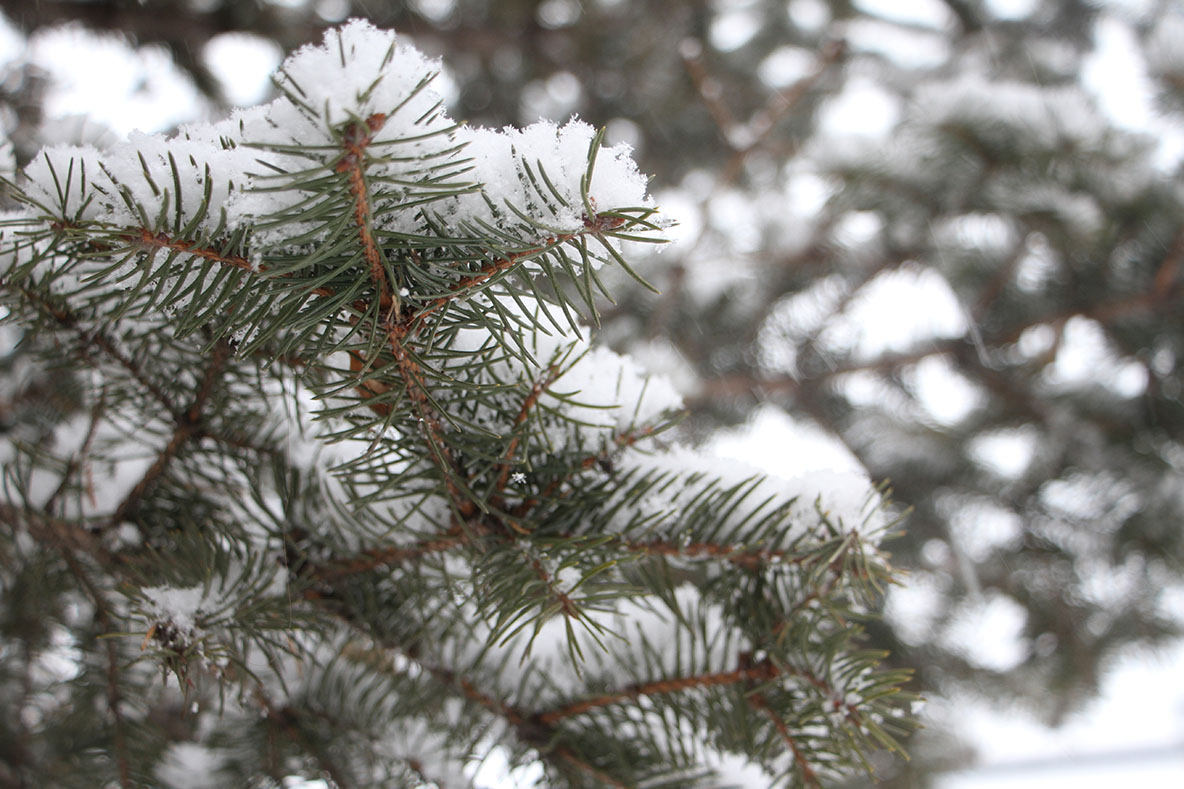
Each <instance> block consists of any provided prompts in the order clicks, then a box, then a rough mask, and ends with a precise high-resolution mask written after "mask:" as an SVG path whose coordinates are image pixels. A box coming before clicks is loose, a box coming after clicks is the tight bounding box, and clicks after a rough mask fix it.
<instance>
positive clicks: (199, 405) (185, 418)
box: [108, 340, 231, 528]
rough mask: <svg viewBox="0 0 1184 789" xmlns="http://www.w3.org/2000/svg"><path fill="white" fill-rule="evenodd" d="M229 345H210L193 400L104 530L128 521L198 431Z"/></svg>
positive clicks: (218, 343)
mask: <svg viewBox="0 0 1184 789" xmlns="http://www.w3.org/2000/svg"><path fill="white" fill-rule="evenodd" d="M230 355H231V349H230V345H229V344H227V343H226V342H225V341H221V340H220V341H218V342H217V343H215V345H214V349H213V352H212V353H211V354H210V360H209V363H208V364H207V366H206V371H205V374H204V375H203V376H202V380H201V383H200V384H199V385H198V389H197V393H196V394H195V395H194V397H193V401H192V403H191V404H190V406H189V408H188V409H186V411H185V412H184V414H182V415H180V416H179V417H178V418H177V419H176V420H175V422H176V425H175V428H174V430H173V434H172V436H171V437H170V438H169V441H168V443H167V444H165V446H164V448H163V449H162V450H161V451H160V454H159V455H157V458H156V460H155V461H154V462H153V463H152V465H151V466H149V467H148V470H147V471H145V472H144V475H143V476H142V477H141V478H140V479H139V481H138V482H136V484H135V485H134V486H133V487H132V489H131V490H130V491H128V493H127V495H126V496H125V497H124V498H123V500H122V501H121V502H120V503H119V505H118V506H117V507H116V508H115V512H114V513H113V514H112V515H111V520H110V521H109V524H108V527H109V528H110V527H114V526H117V525H119V524H120V523H123V522H124V521H125V520H127V519H128V516H129V515H131V514H132V513H133V512H134V511H135V509H136V507H137V506H139V504H140V501H141V500H142V499H143V498H144V494H145V493H147V491H148V489H149V488H150V487H151V486H152V485H153V483H155V482H156V481H157V480H158V479H160V478H161V477H162V476H163V475H164V473H165V471H166V470H167V469H168V467H169V464H170V463H171V462H172V461H173V459H174V458H175V457H176V456H177V453H178V452H180V451H181V448H182V447H184V446H185V444H186V443H188V442H189V441H190V440H192V439H193V438H194V437H196V436H197V435H198V434H199V433H200V432H201V428H200V426H201V421H202V411H203V409H204V408H205V407H206V403H207V402H208V401H209V399H210V395H211V394H212V393H213V391H214V387H215V385H216V383H217V381H218V378H219V377H220V376H221V375H222V371H223V369H224V367H225V366H226V361H227V360H228V359H229V358H230Z"/></svg>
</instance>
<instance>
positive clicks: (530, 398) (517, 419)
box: [497, 365, 559, 493]
mask: <svg viewBox="0 0 1184 789" xmlns="http://www.w3.org/2000/svg"><path fill="white" fill-rule="evenodd" d="M558 375H559V370H558V368H557V367H556V366H554V365H552V366H551V367H549V368H548V369H547V370H546V371H545V375H543V376H542V377H540V378H539V379H538V380H537V381H535V383H534V385H533V386H532V387H531V388H530V392H529V393H528V394H527V396H526V398H525V399H524V400H523V401H522V407H521V408H519V409H518V413H517V414H516V415H515V416H514V426H513V428H512V430H513V431H514V437H513V438H512V439H510V444H509V446H507V447H506V456H505V460H503V461H502V462H501V465H500V466H499V467H498V470H497V492H498V493H501V492H502V491H504V490H505V489H506V485H507V484H508V483H509V481H510V467H511V465H512V464H513V463H514V453H515V452H517V451H518V444H519V443H520V441H521V440H522V436H521V433H520V430H521V428H522V425H523V424H524V423H525V422H526V419H527V417H529V416H530V410H531V409H532V408H534V406H535V404H536V403H538V401H539V397H541V396H542V394H543V392H544V391H546V389H547V387H549V386H550V385H551V384H553V383H555V379H556V377H557V376H558Z"/></svg>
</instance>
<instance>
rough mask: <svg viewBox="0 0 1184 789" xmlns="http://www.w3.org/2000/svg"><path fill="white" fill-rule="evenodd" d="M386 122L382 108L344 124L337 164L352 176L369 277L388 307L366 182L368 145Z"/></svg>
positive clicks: (388, 291)
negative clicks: (342, 148)
mask: <svg viewBox="0 0 1184 789" xmlns="http://www.w3.org/2000/svg"><path fill="white" fill-rule="evenodd" d="M385 124H386V115H384V114H382V113H381V112H379V113H375V114H373V115H371V116H370V117H369V118H366V120H365V121H356V122H354V123H351V124H350V125H349V126H347V127H346V128H345V133H344V136H343V141H344V143H345V155H344V156H342V157H341V161H339V162H338V163H337V167H336V168H335V169H336V170H337V172H339V173H345V175H346V177H347V178H348V179H349V190H350V194H352V195H353V199H354V225H356V226H357V229H358V239H359V241H360V242H361V244H362V255H363V257H364V258H365V259H366V266H367V267H368V268H369V271H370V280H371V281H372V282H373V283H374V287H375V288H377V289H378V305H379V307H381V308H382V309H383V310H384V311H389V310H390V308H391V306H392V305H393V300H392V297H391V286H390V282H389V281H388V280H387V276H386V267H385V265H384V263H385V262H384V260H383V254H382V249H381V248H380V247H379V245H378V242H377V241H376V240H375V239H374V231H373V229H372V227H371V225H372V223H373V211H372V210H371V208H370V190H369V188H368V187H367V186H366V170H365V166H366V146H368V145H369V144H370V143H371V142H372V141H373V140H374V135H375V134H376V133H377V132H378V131H379V130H380V129H381V128H382V127H383V126H384V125H385Z"/></svg>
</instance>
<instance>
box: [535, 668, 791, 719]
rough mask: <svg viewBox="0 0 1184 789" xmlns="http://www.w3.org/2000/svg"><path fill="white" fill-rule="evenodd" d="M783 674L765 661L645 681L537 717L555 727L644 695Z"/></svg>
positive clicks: (710, 686) (764, 680)
mask: <svg viewBox="0 0 1184 789" xmlns="http://www.w3.org/2000/svg"><path fill="white" fill-rule="evenodd" d="M782 673H783V672H782V671H781V670H780V669H778V668H777V666H775V665H773V664H772V663H770V662H768V661H765V662H762V663H759V664H757V665H755V666H745V667H741V668H736V669H733V670H731V671H721V672H714V673H711V674H698V675H696V676H690V677H675V678H672V679H662V680H655V681H653V682H643V683H640V684H636V685H630V686H628V687H626V688H623V689H621V690H618V691H613V692H609V693H603V694H600V695H598V696H592V697H591V698H586V699H580V700H579V701H575V702H572V703H570V704H567V705H565V706H563V707H557V708H554V709H549V710H545V711H543V712H539V713H536V714H535V717H536V718H537V719H538V720H539V721H540V722H542V723H544V724H547V725H551V724H555V723H559V722H560V721H563V720H565V719H567V718H571V717H574V716H576V715H580V714H582V713H585V712H588V711H589V710H594V709H597V708H599V707H606V706H608V705H610V704H623V703H625V702H630V701H636V700H637V699H639V698H641V697H643V696H655V695H659V694H661V695H665V694H668V693H679V692H682V691H684V690H692V689H695V688H712V687H719V686H721V685H735V684H737V683H742V682H749V681H755V680H759V681H761V682H767V681H769V680H772V679H776V678H777V677H779V676H781V675H782Z"/></svg>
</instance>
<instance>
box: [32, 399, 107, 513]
mask: <svg viewBox="0 0 1184 789" xmlns="http://www.w3.org/2000/svg"><path fill="white" fill-rule="evenodd" d="M105 400H106V397H105V393H102V394H100V395H99V401H98V402H97V403H95V405H94V407H93V408H91V411H90V423H89V424H88V425H87V427H86V435H85V436H83V439H82V446H80V447H79V448H78V451H77V452H75V453H74V454H73V455H72V456H71V457H70V462H69V463H67V464H66V469H65V470H64V471H63V472H62V479H61V481H60V482H59V483H58V486H57V488H55V489H54V492H53V493H51V494H50V496H49V498H48V499H46V500H45V503H44V504H43V505H41V509H43V510H44V511H45V512H46V513H47V514H49V515H53V510H54V505H55V504H56V503H57V500H58V497H59V496H61V495H62V493H63V492H65V490H66V488H67V486H68V485H69V484H70V480H71V479H73V477H74V475H75V474H76V473H78V472H80V471H82V472H83V473H85V469H86V457H87V455H89V454H90V447H91V444H92V443H93V442H94V439H95V432H96V431H97V430H98V427H99V421H100V420H101V419H102V416H103V411H104V406H105ZM83 486H84V487H86V488H88V490H87V495H88V496H89V497H90V499H91V501H94V490H93V489H89V488H90V486H89V485H87V484H86V483H85V482H84V483H83Z"/></svg>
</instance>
